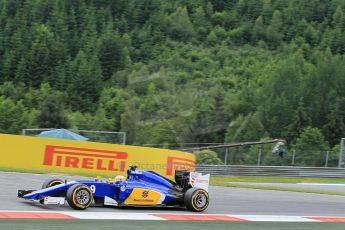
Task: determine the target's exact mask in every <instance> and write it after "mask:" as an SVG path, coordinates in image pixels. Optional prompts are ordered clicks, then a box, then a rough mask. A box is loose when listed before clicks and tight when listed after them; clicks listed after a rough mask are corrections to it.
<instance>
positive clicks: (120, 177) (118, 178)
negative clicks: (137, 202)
mask: <svg viewBox="0 0 345 230" xmlns="http://www.w3.org/2000/svg"><path fill="white" fill-rule="evenodd" d="M125 180H126V177H124V176H121V175H118V176H116V177H115V182H118V181H125Z"/></svg>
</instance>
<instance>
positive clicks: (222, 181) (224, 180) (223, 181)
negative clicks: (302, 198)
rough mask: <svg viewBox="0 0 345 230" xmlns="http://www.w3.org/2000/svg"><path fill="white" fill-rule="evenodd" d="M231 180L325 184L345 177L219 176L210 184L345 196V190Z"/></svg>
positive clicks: (339, 181) (212, 179) (340, 181)
mask: <svg viewBox="0 0 345 230" xmlns="http://www.w3.org/2000/svg"><path fill="white" fill-rule="evenodd" d="M231 182H255V183H294V184H295V183H325V184H332V183H333V184H339V183H345V179H335V178H300V177H291V178H290V177H253V176H248V177H246V176H241V177H239V176H218V177H211V182H210V184H211V185H213V186H223V187H234V188H251V189H263V190H274V191H285V192H304V193H315V194H325V195H337V196H345V192H332V191H323V190H308V189H296V188H285V187H279V186H278V185H277V186H265V185H248V184H236V183H231Z"/></svg>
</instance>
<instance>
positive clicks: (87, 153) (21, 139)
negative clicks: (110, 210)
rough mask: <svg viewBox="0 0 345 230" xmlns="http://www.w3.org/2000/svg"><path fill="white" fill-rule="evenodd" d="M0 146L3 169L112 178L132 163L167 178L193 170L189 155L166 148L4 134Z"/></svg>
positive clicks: (191, 159) (124, 171)
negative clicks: (176, 172)
mask: <svg viewBox="0 0 345 230" xmlns="http://www.w3.org/2000/svg"><path fill="white" fill-rule="evenodd" d="M0 148H1V149H0V167H2V168H3V169H7V170H11V169H13V170H19V171H28V172H56V173H67V174H74V175H78V174H79V175H89V176H96V175H101V176H108V177H114V175H126V171H127V168H128V166H129V165H136V166H138V168H139V169H142V170H152V171H155V172H157V173H159V174H161V175H163V176H166V177H169V178H171V179H173V177H174V171H175V169H180V170H195V157H194V155H193V154H190V153H186V152H182V151H175V150H168V149H158V148H147V147H137V146H129V145H115V144H105V143H97V142H84V141H71V140H60V139H51V138H39V137H28V136H18V135H6V134H0ZM0 170H1V169H0Z"/></svg>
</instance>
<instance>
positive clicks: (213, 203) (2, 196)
mask: <svg viewBox="0 0 345 230" xmlns="http://www.w3.org/2000/svg"><path fill="white" fill-rule="evenodd" d="M47 178H61V179H67V180H73V179H76V178H78V179H81V178H82V177H71V176H65V175H62V176H61V175H45V174H28V173H8V172H0V186H1V187H0V209H1V210H17V211H73V210H72V209H71V208H70V207H69V206H68V205H62V206H55V205H53V206H43V205H41V204H39V203H35V202H30V201H25V200H22V199H19V198H17V197H16V196H17V190H18V189H39V188H41V186H42V183H43V182H44V180H45V179H47ZM85 211H86V212H88V211H89V212H114V213H116V212H121V213H123V212H137V213H138V212H144V213H153V212H154V213H157V212H159V213H164V212H169V213H178V214H183V213H190V212H187V211H186V210H184V209H171V208H165V209H162V208H160V209H157V208H149V209H148V208H114V207H90V208H88V209H87V210H85ZM204 213H205V214H235V215H288V216H289V215H291V216H297V215H301V216H345V196H335V195H321V194H310V193H296V192H282V191H269V190H257V189H244V188H229V187H211V188H210V206H209V207H208V209H207V210H206V211H205V212H204Z"/></svg>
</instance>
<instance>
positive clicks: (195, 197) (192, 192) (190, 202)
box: [184, 188, 209, 212]
mask: <svg viewBox="0 0 345 230" xmlns="http://www.w3.org/2000/svg"><path fill="white" fill-rule="evenodd" d="M184 204H185V205H186V207H187V209H188V210H190V211H193V212H202V211H204V210H205V209H206V208H207V207H208V205H209V195H208V192H206V191H205V190H203V189H201V188H191V189H189V190H187V192H186V193H185V194H184Z"/></svg>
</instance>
